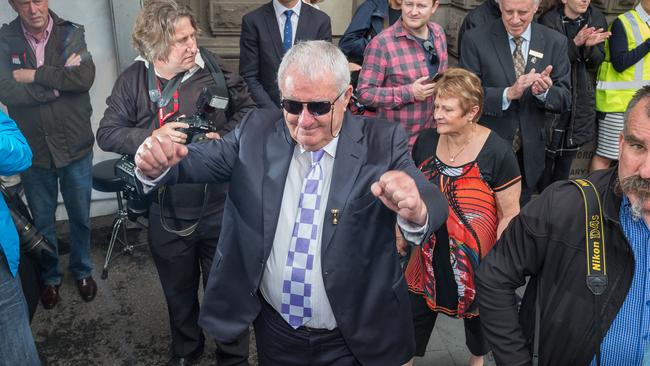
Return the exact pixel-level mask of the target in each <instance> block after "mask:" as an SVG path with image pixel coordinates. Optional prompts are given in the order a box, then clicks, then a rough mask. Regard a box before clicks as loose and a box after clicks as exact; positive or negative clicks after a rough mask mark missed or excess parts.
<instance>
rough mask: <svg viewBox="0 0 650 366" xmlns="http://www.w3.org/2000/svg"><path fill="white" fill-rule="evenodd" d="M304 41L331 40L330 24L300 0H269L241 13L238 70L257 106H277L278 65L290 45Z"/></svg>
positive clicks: (321, 14) (278, 93)
mask: <svg viewBox="0 0 650 366" xmlns="http://www.w3.org/2000/svg"><path fill="white" fill-rule="evenodd" d="M287 20H289V21H287ZM307 40H324V41H332V25H331V22H330V17H329V16H328V15H327V14H325V13H323V12H322V11H320V10H318V9H316V8H314V7H312V6H304V4H303V2H302V1H300V0H273V1H271V2H269V3H267V4H264V5H262V6H260V7H259V8H257V9H255V10H253V11H252V12H250V13H248V14H246V15H244V17H243V19H242V23H241V37H240V43H239V52H240V54H239V73H240V74H241V76H242V77H243V78H244V80H246V83H247V84H248V90H249V91H250V93H251V96H252V97H253V100H254V101H255V103H257V105H258V106H259V107H260V108H273V109H278V108H280V91H279V89H278V83H277V81H276V80H277V72H278V66H279V65H280V61H281V60H282V56H284V54H285V52H287V50H288V49H289V48H291V46H292V45H293V44H295V43H298V42H299V41H307Z"/></svg>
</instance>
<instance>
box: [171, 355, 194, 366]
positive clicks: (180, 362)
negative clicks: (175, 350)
mask: <svg viewBox="0 0 650 366" xmlns="http://www.w3.org/2000/svg"><path fill="white" fill-rule="evenodd" d="M198 359H199V358H198V357H180V356H174V357H172V358H171V359H170V360H169V361H168V362H167V366H185V365H195V364H196V363H197V361H198Z"/></svg>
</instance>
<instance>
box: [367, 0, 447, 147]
mask: <svg viewBox="0 0 650 366" xmlns="http://www.w3.org/2000/svg"><path fill="white" fill-rule="evenodd" d="M437 8H438V1H437V0H404V1H403V2H402V18H401V19H400V20H398V21H397V22H395V24H393V25H392V26H391V27H389V28H387V29H386V30H385V31H383V32H381V33H380V34H379V35H378V36H377V37H375V38H373V39H372V40H371V41H370V43H369V44H368V47H366V51H365V55H364V62H363V68H362V69H361V74H360V75H359V85H358V91H357V93H358V96H359V101H360V102H361V103H363V104H365V105H366V106H369V107H374V108H375V109H376V110H377V116H379V117H382V118H386V119H388V120H390V121H397V122H400V123H401V124H402V126H403V127H404V129H405V130H406V132H407V133H408V135H409V141H408V145H409V149H410V148H411V147H412V146H413V143H414V142H415V139H416V137H417V134H418V132H419V131H420V130H422V129H423V128H428V127H435V121H434V119H433V98H434V97H433V87H434V83H433V78H434V77H435V75H437V74H440V73H442V72H444V71H445V70H446V69H447V40H446V38H445V32H444V30H443V29H442V27H441V26H440V25H439V24H436V23H433V22H430V21H429V18H430V17H431V15H433V13H434V12H435V11H436V9H437Z"/></svg>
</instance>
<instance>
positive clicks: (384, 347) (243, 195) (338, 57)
mask: <svg viewBox="0 0 650 366" xmlns="http://www.w3.org/2000/svg"><path fill="white" fill-rule="evenodd" d="M278 82H279V86H280V90H281V92H282V97H283V99H282V103H281V105H282V108H283V110H282V111H279V110H278V111H271V110H255V111H253V112H251V113H250V114H249V115H248V116H247V117H246V118H244V120H243V121H242V122H241V123H240V125H239V126H238V127H237V129H236V130H235V131H234V132H232V133H230V134H228V135H226V136H224V137H223V138H222V139H221V140H215V141H209V142H205V143H201V144H193V145H189V146H185V145H180V144H175V143H172V141H171V140H170V139H169V138H167V137H162V138H148V139H147V141H145V143H143V144H142V145H141V146H140V148H139V149H138V153H137V154H136V164H137V166H138V169H137V171H138V173H137V174H138V176H139V178H140V179H141V180H142V181H143V182H144V183H145V186H147V187H150V186H151V185H152V184H154V183H153V182H156V184H174V183H179V182H187V183H189V182H194V183H197V182H214V181H219V182H224V181H229V182H230V183H231V185H230V187H231V188H230V192H229V195H228V198H227V201H226V205H225V211H224V222H223V226H222V231H221V237H220V238H219V245H218V247H217V252H216V254H215V258H214V262H213V266H212V271H211V273H210V278H209V280H208V285H207V288H206V292H205V297H204V303H203V306H202V309H201V316H200V324H201V326H202V327H203V329H204V330H206V332H208V333H209V334H210V335H211V336H213V337H214V338H216V339H217V340H220V341H226V342H228V341H232V340H233V339H236V338H237V336H238V335H239V334H241V333H242V332H244V331H245V330H246V329H248V327H249V325H250V324H251V323H254V326H255V335H256V340H257V350H258V355H259V362H260V365H306V364H308V365H337V366H339V365H343V366H345V365H402V364H405V363H407V362H408V361H409V360H410V359H411V358H412V356H413V353H414V339H413V325H412V322H411V318H410V316H411V310H410V304H409V299H408V294H407V289H406V283H405V281H404V277H403V274H402V270H401V268H400V266H399V260H398V255H397V253H396V251H395V242H394V240H395V235H394V234H395V232H394V227H395V223H396V220H397V223H398V224H399V226H400V228H401V229H402V231H403V233H404V235H405V236H406V238H407V240H409V241H411V242H412V243H414V244H419V243H421V242H422V241H423V240H426V238H428V237H430V235H431V233H432V232H433V230H435V229H436V228H438V227H439V226H440V225H441V224H442V223H443V222H444V220H445V218H446V215H447V205H446V202H445V200H444V198H443V197H442V196H441V194H440V193H439V191H438V188H436V187H435V186H433V185H431V184H430V183H428V182H427V181H426V180H425V179H424V177H423V176H422V175H421V174H420V173H419V172H418V170H417V168H416V167H415V165H414V164H413V161H412V160H411V158H410V157H409V153H408V149H407V145H406V134H405V132H404V130H403V129H402V128H401V127H400V126H399V125H398V124H395V123H389V122H386V121H382V120H366V119H362V118H359V117H356V116H353V115H352V114H350V113H348V112H346V106H347V103H348V101H349V99H350V97H351V95H352V87H351V86H350V74H349V71H348V64H347V60H346V58H345V56H344V55H343V53H342V52H341V51H340V50H339V49H338V48H336V47H335V46H334V45H332V44H331V43H329V42H323V41H311V42H303V43H299V44H297V45H295V46H294V47H292V48H291V50H290V51H289V52H288V53H287V54H286V55H285V57H284V58H283V61H282V63H281V65H280V68H279V71H278Z"/></svg>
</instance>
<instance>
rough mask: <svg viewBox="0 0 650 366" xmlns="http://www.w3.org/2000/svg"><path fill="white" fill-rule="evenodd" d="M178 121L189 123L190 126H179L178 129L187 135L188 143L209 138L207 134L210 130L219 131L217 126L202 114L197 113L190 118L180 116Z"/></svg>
mask: <svg viewBox="0 0 650 366" xmlns="http://www.w3.org/2000/svg"><path fill="white" fill-rule="evenodd" d="M177 122H183V123H187V124H188V125H189V127H188V128H177V129H176V131H179V132H182V133H184V134H186V135H187V139H186V140H185V143H186V144H191V143H194V142H201V141H205V140H208V138H207V137H206V136H205V134H206V133H208V132H217V128H216V127H215V126H214V125H213V124H212V123H211V122H210V121H208V120H206V119H204V118H202V116H201V115H200V114H195V115H193V116H192V117H189V118H180V119H178V120H177Z"/></svg>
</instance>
